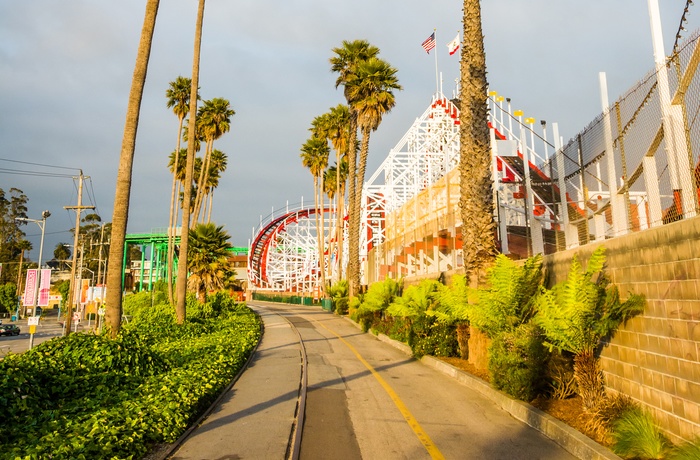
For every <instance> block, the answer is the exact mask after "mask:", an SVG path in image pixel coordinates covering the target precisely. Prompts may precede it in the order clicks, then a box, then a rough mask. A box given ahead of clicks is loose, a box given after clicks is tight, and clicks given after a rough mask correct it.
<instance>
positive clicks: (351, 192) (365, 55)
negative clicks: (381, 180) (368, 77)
mask: <svg viewBox="0 0 700 460" xmlns="http://www.w3.org/2000/svg"><path fill="white" fill-rule="evenodd" d="M333 53H335V56H333V57H331V58H330V64H331V71H333V72H336V73H338V78H337V79H336V81H335V87H336V88H337V87H339V86H341V85H342V86H343V92H344V94H345V99H346V100H347V101H348V107H349V114H348V118H349V120H348V121H349V131H350V137H349V139H348V203H349V208H348V221H349V225H348V247H349V260H348V263H347V267H348V268H347V277H348V294H349V296H350V297H354V296H355V295H357V293H358V292H359V287H360V265H359V245H360V241H359V238H360V229H359V227H357V228H356V227H355V226H354V222H355V220H354V219H353V216H355V215H357V214H358V213H359V212H360V210H359V209H356V208H355V204H356V200H355V199H354V197H355V195H356V193H357V188H358V187H360V189H361V188H362V184H358V183H357V146H356V144H357V112H356V111H355V108H354V107H353V106H352V104H350V99H349V93H348V87H347V85H346V83H347V81H348V80H349V79H351V78H352V76H353V75H354V73H355V72H356V71H357V66H358V65H359V64H360V63H361V62H363V61H366V60H368V59H370V58H372V57H375V56H377V55H378V54H379V48H377V47H376V46H374V45H371V44H370V43H369V42H368V41H366V40H354V41H347V40H343V43H342V45H341V46H340V47H337V48H333ZM357 222H359V217H358V220H357Z"/></svg>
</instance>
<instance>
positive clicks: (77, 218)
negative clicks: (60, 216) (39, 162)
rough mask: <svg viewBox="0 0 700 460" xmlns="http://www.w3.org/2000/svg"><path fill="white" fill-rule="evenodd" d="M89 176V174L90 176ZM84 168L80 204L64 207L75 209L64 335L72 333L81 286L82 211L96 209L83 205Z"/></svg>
mask: <svg viewBox="0 0 700 460" xmlns="http://www.w3.org/2000/svg"><path fill="white" fill-rule="evenodd" d="M88 177H89V176H88ZM84 178H85V177H84V176H83V170H82V169H81V170H80V176H78V205H77V206H64V207H63V208H64V209H75V232H74V235H73V264H72V266H71V274H70V291H69V294H68V302H66V304H67V309H68V314H67V315H66V322H65V327H64V331H63V335H64V336H67V335H68V334H70V328H71V320H72V319H73V302H74V300H75V294H76V292H77V291H76V288H78V289H79V286H76V284H77V282H76V279H75V276H76V273H75V272H76V268H77V264H76V259H77V255H78V235H79V234H80V213H81V212H83V210H84V209H95V207H94V206H83V180H84Z"/></svg>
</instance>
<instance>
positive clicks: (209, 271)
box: [187, 223, 231, 303]
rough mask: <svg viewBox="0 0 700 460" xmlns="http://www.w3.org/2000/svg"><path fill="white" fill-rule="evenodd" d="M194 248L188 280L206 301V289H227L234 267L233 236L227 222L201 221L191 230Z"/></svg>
mask: <svg viewBox="0 0 700 460" xmlns="http://www.w3.org/2000/svg"><path fill="white" fill-rule="evenodd" d="M189 234H190V248H189V251H188V254H187V266H188V267H189V270H190V273H191V274H190V277H189V279H188V280H187V283H188V285H189V287H190V289H192V290H194V291H196V292H197V298H198V299H199V301H200V302H202V303H203V302H205V301H206V293H207V292H210V291H214V290H218V289H223V288H224V286H225V282H226V281H227V280H228V275H229V273H230V271H231V268H230V262H229V253H228V250H229V249H230V248H231V243H229V241H228V240H229V239H231V237H230V236H229V234H228V233H226V231H224V229H223V226H218V227H217V226H216V224H213V223H209V224H197V225H196V226H195V227H194V228H192V229H191V230H190V231H189Z"/></svg>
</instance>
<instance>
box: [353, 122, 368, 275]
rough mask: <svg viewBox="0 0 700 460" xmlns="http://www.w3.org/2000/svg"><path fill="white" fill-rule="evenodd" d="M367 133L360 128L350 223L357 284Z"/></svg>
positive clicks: (366, 129)
mask: <svg viewBox="0 0 700 460" xmlns="http://www.w3.org/2000/svg"><path fill="white" fill-rule="evenodd" d="M369 133H370V129H369V128H365V129H363V130H362V142H361V144H360V160H359V161H358V167H357V174H356V176H357V183H356V184H355V195H354V197H353V200H354V208H355V213H354V215H353V217H352V224H353V227H354V229H355V235H354V236H353V239H355V240H356V242H357V255H356V256H355V258H354V259H353V260H354V262H355V264H356V266H355V270H356V272H355V273H354V275H353V276H354V277H355V282H356V283H357V285H358V286H360V284H361V279H360V243H361V241H362V238H361V237H360V230H361V229H362V209H363V207H362V186H363V184H364V182H365V170H366V169H367V155H368V153H369Z"/></svg>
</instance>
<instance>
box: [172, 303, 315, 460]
mask: <svg viewBox="0 0 700 460" xmlns="http://www.w3.org/2000/svg"><path fill="white" fill-rule="evenodd" d="M259 313H260V316H261V318H262V320H263V322H264V325H265V333H264V334H263V338H262V341H261V343H260V345H259V347H258V349H257V351H256V353H255V356H254V357H253V360H252V361H251V363H250V365H249V366H248V368H247V369H246V370H245V372H243V374H242V375H241V377H240V379H238V381H237V382H236V383H235V384H234V385H233V387H232V388H231V390H230V391H229V392H228V393H226V394H225V395H224V397H223V399H222V400H221V401H220V403H219V404H218V405H217V407H216V409H215V410H214V412H212V413H211V414H210V415H209V416H208V417H207V418H206V419H205V421H204V422H203V423H202V424H201V425H200V426H198V427H196V428H195V429H194V431H193V432H192V433H191V434H190V435H189V437H187V438H186V439H185V441H184V442H183V443H182V445H181V446H180V447H179V448H178V449H177V450H176V451H175V453H174V455H172V457H169V458H171V459H172V460H185V459H192V460H200V459H215V458H251V459H252V458H260V459H264V458H286V453H287V445H288V441H289V438H290V435H291V430H292V427H293V425H294V420H295V413H296V407H297V400H298V396H299V380H300V376H301V352H300V346H299V339H298V337H297V335H296V334H295V332H294V331H293V330H292V328H291V326H290V325H289V323H288V322H287V321H286V320H285V319H284V318H282V317H280V316H278V315H276V314H273V313H268V312H264V311H261V312H259ZM222 455H225V457H222Z"/></svg>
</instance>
